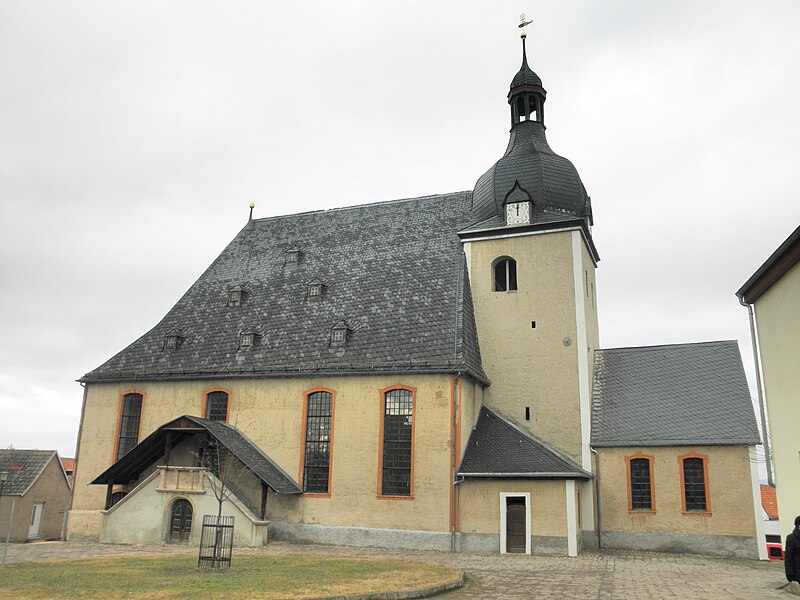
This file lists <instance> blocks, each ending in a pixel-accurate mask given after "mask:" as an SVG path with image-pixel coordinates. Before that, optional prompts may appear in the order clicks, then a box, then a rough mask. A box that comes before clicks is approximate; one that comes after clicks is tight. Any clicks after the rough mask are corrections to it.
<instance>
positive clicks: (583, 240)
mask: <svg viewBox="0 0 800 600" xmlns="http://www.w3.org/2000/svg"><path fill="white" fill-rule="evenodd" d="M508 103H509V107H510V115H509V116H510V121H511V133H510V140H509V144H508V148H507V149H506V151H505V153H504V155H503V156H502V157H501V158H500V159H499V160H498V161H497V162H496V163H495V164H494V165H493V166H492V167H491V168H490V169H489V170H488V171H487V172H486V173H484V174H483V175H482V176H481V177H479V178H478V180H477V183H476V184H475V189H474V190H472V191H467V192H457V193H451V194H443V195H435V196H426V197H422V198H412V199H408V200H398V201H393V202H383V203H377V204H368V205H363V206H354V207H350V208H342V209H334V210H328V211H317V212H310V213H302V214H295V215H287V216H282V217H274V218H267V219H255V220H251V221H250V222H248V223H247V225H246V226H245V227H244V228H243V229H242V230H241V231H240V232H239V234H238V235H237V236H236V237H235V238H234V239H233V241H232V242H231V243H230V244H229V245H228V247H227V248H225V250H224V251H223V252H222V254H221V255H220V256H219V257H218V258H217V259H216V260H215V261H214V263H213V264H212V265H211V266H210V267H209V268H208V269H207V270H206V272H205V273H204V274H203V275H202V276H201V277H200V279H199V280H198V281H197V282H196V283H195V284H194V285H193V286H192V287H191V288H190V289H189V290H188V292H187V293H186V294H185V295H184V296H183V297H182V298H181V299H180V300H179V301H178V303H177V304H176V305H175V306H174V307H173V308H172V309H171V310H170V311H169V313H168V314H167V315H166V316H165V317H164V318H163V319H162V320H161V322H159V323H158V324H157V325H156V326H155V327H154V328H152V329H151V330H150V331H149V332H147V333H145V334H144V335H143V336H142V337H140V338H139V339H138V340H136V341H135V342H133V343H132V344H131V345H130V346H128V347H127V348H125V349H124V350H122V351H121V352H120V353H119V354H117V355H116V356H114V357H112V358H111V359H109V360H108V361H107V362H105V363H104V364H102V365H101V366H99V367H98V368H96V369H94V370H93V371H90V372H89V373H87V374H86V375H84V376H83V377H82V379H81V381H82V382H83V383H84V384H85V386H86V387H85V395H84V405H83V416H82V421H81V422H82V427H81V431H80V434H79V441H78V456H77V471H76V474H75V495H74V501H73V506H72V510H71V513H70V519H69V534H70V536H71V537H90V538H94V539H101V540H105V541H113V542H144V541H147V542H177V543H182V542H189V543H193V542H194V541H195V540H196V539H197V535H198V534H197V528H196V526H195V524H196V523H197V521H198V517H199V515H200V514H203V513H209V512H210V513H214V512H216V509H215V506H214V503H213V501H211V500H210V497H211V496H212V494H211V491H212V489H213V486H217V485H219V482H220V480H225V479H227V480H229V482H230V484H231V485H230V489H231V491H232V492H233V500H232V501H231V502H226V503H225V504H224V505H223V511H224V512H225V513H226V514H231V515H234V516H236V523H237V535H238V536H240V537H239V542H238V543H250V544H255V545H258V544H263V543H264V542H265V541H266V540H267V534H268V535H269V537H270V538H280V539H286V540H297V541H303V542H318V543H337V544H352V545H365V546H387V547H410V548H429V549H440V550H448V549H453V550H459V551H468V552H485V553H495V552H499V553H505V552H518V553H532V552H536V553H555V554H562V555H570V556H574V555H576V554H577V553H578V552H579V551H580V550H581V548H584V547H596V546H597V543H598V534H597V532H598V525H599V526H600V527H601V528H602V529H603V531H606V530H607V531H608V535H604V537H603V540H602V541H603V542H605V543H606V544H613V545H618V546H623V547H625V546H628V547H639V548H642V547H647V548H653V549H665V548H671V549H677V550H681V551H696V552H703V553H709V554H714V553H721V554H726V555H738V556H751V557H754V556H757V555H758V551H757V548H758V543H757V535H758V534H757V525H756V524H757V522H760V514H759V518H757V517H756V512H755V507H756V502H757V501H756V500H755V495H754V494H756V487H757V486H754V485H753V483H752V469H751V464H750V463H749V462H748V461H749V456H750V455H751V453H752V446H753V445H755V444H757V443H758V433H757V430H756V426H755V418H754V415H753V411H752V407H751V404H750V400H749V394H748V393H747V389H746V384H745V383H744V373H743V370H742V366H741V360H740V358H739V355H738V352H737V351H736V349H735V344H733V343H730V342H718V343H709V344H697V345H691V344H689V345H679V346H676V347H674V348H673V347H663V348H661V349H657V350H654V349H653V348H638V349H629V350H625V351H623V350H604V351H599V352H598V346H599V342H598V340H599V331H598V321H597V307H596V290H595V269H596V266H597V263H598V261H599V255H598V252H597V249H596V248H595V245H594V241H593V238H592V223H593V217H592V206H591V200H590V198H589V196H588V194H587V193H586V190H585V189H584V186H583V184H582V182H581V179H580V177H579V175H578V172H577V171H576V169H575V167H574V166H573V165H572V163H571V162H570V161H569V160H567V159H565V158H563V157H561V156H559V155H557V154H556V153H555V152H553V150H552V149H551V148H550V147H549V145H548V143H547V139H546V136H545V127H544V112H543V109H544V104H545V90H544V88H543V87H542V82H541V79H539V77H538V76H537V75H536V74H535V73H534V72H533V71H532V70H531V69H530V67H529V66H528V63H527V59H526V56H525V51H524V42H523V60H522V67H521V68H520V70H519V72H518V73H517V74H516V75H515V76H514V78H513V81H512V83H511V89H510V92H509V94H508ZM654 352H656V353H660V354H656V359H655V360H653V358H652V357H653V356H654V354H653V353H654ZM661 354H663V355H664V356H665V358H664V360H661V359H660V358H659V356H660V355H661ZM617 357H619V358H620V359H622V358H625V360H626V361H627V360H630V361H631V362H625V361H623V362H622V363H620V364H619V365H617V363H616V362H615V361H616V359H617ZM637 361H638V362H641V363H646V364H647V369H642V370H638V367H636V366H635V365H636V364H638V363H637ZM597 365H599V367H600V369H599V370H598V368H597ZM632 365H633V366H632ZM619 378H622V379H623V380H624V381H626V382H631V381H633V382H635V383H636V385H638V388H637V389H639V390H641V391H642V392H643V393H642V394H641V395H638V394H634V393H633V392H628V391H625V393H623V394H621V395H617V394H616V393H615V389H614V385H613V382H616V381H618V380H620V379H619ZM665 378H667V379H668V380H669V381H668V382H667V381H665ZM727 378H732V382H728V381H726V379H727ZM593 382H594V384H595V386H596V391H595V397H594V407H593V405H592V402H593V398H592V385H593ZM626 385H627V384H626ZM598 386H602V389H599V387H598ZM670 386H672V387H670ZM670 389H672V390H675V391H678V392H679V393H680V395H679V396H676V395H675V394H669V390H670ZM618 402H624V407H623V408H622V412H621V413H620V409H619V404H618ZM615 403H616V404H615ZM695 406H699V407H700V410H699V412H698V411H695V410H694V408H693V407H695ZM664 411H667V412H668V413H669V414H668V415H667V416H669V418H670V421H669V423H670V424H671V426H672V427H673V428H674V430H673V431H672V433H674V434H675V436H676V437H675V438H674V439H673V438H669V437H667V434H668V432H667V430H665V429H656V430H654V432H655V434H657V435H660V436H661V437H660V438H655V437H645V438H643V437H642V436H633V437H624V439H622V440H621V443H608V444H607V445H608V447H605V446H604V447H602V448H599V449H598V454H599V456H600V463H601V464H600V470H599V471H598V468H597V466H598V465H597V464H596V463H595V461H594V460H593V456H594V455H593V449H592V439H591V435H592V420H593V419H594V420H595V422H596V423H600V424H602V427H601V428H600V429H597V430H596V431H597V432H598V433H596V434H595V435H596V436H599V437H596V440H597V442H598V445H601V444H602V443H603V442H608V439H607V438H606V437H604V435H605V434H606V433H609V432H611V433H613V431H614V430H613V428H611V429H609V427H610V425H609V424H612V423H619V424H620V425H621V426H623V427H628V428H630V427H636V426H638V425H639V424H642V423H647V422H648V420H655V419H660V418H662V417H663V416H664ZM681 411H683V412H681ZM626 412H630V418H631V421H630V422H626V417H625V414H624V413H626ZM682 415H683V417H685V422H684V421H681V419H682ZM695 418H698V419H700V420H699V421H694V419H695ZM717 422H718V423H719V424H720V425H719V426H717V425H715V423H717ZM709 424H711V425H713V426H710V425H709ZM707 425H709V428H708V431H706V432H705V433H703V434H702V435H701V434H700V433H698V427H701V428H703V427H705V426H707ZM612 441H613V440H612ZM616 441H620V440H616ZM655 446H657V447H655ZM217 452H222V453H223V455H224V456H225V457H227V459H226V461H224V462H225V463H226V465H227V466H225V468H223V467H222V464H221V462H219V461H218V460H217V459H216V458H215V456H216V453H217ZM637 453H638V454H640V455H643V456H642V458H641V461H644V462H641V461H640V459H639V458H638V455H637ZM637 461H639V462H637ZM648 461H649V462H648ZM629 465H632V467H629ZM645 466H649V471H648V473H649V477H651V479H649V480H648V481H649V482H650V487H649V488H646V485H645V483H646V482H645V479H647V478H644V479H643V474H644V473H645V470H644V468H645ZM626 468H632V469H633V474H632V475H633V478H632V484H631V485H632V486H634V487H633V488H632V490H631V493H630V494H629V495H628V496H626V492H625V490H626V489H627V486H628V483H627V480H626V478H625V473H626V470H625V469H626ZM232 474H235V477H233V478H232V479H231V475H232ZM598 479H599V482H600V498H601V502H600V504H599V505H598V502H597V496H596V493H595V492H596V489H597V488H596V483H597V482H598ZM647 489H649V492H648V491H646V490H647ZM655 492H658V496H659V499H658V504H657V508H656V509H655V511H657V513H656V512H655V511H654V510H653V507H652V503H653V502H654V501H655V500H654V498H655V496H654V494H655ZM631 494H632V496H633V501H634V502H635V505H634V506H631V505H630V504H629V496H630V495H631ZM648 494H649V496H648ZM647 498H649V499H650V500H649V502H651V505H650V507H649V508H647V506H648V505H647V502H648V500H647ZM633 513H635V514H633ZM645 513H648V514H645ZM649 513H653V514H649ZM629 532H630V535H627V533H629Z"/></svg>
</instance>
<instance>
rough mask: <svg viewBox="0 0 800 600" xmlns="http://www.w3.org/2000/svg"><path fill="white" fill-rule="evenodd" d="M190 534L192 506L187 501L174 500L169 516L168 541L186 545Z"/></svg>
mask: <svg viewBox="0 0 800 600" xmlns="http://www.w3.org/2000/svg"><path fill="white" fill-rule="evenodd" d="M191 533H192V505H191V504H189V501H188V500H176V501H175V503H174V504H173V505H172V513H171V516H170V529H169V541H170V542H171V543H173V544H188V543H189V535H190V534H191Z"/></svg>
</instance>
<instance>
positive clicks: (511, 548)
mask: <svg viewBox="0 0 800 600" xmlns="http://www.w3.org/2000/svg"><path fill="white" fill-rule="evenodd" d="M526 514H527V510H526V508H525V498H521V497H519V496H512V497H508V498H506V552H514V553H518V554H524V553H525V530H526V522H525V521H526Z"/></svg>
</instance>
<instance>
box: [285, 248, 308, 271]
mask: <svg viewBox="0 0 800 600" xmlns="http://www.w3.org/2000/svg"><path fill="white" fill-rule="evenodd" d="M302 261H303V252H302V250H300V248H297V247H292V248H289V249H288V250H287V251H286V256H285V258H284V263H283V264H284V266H286V267H294V266H296V265H299V264H300V263H301V262H302Z"/></svg>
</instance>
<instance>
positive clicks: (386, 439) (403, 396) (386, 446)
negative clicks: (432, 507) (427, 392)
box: [381, 389, 414, 496]
mask: <svg viewBox="0 0 800 600" xmlns="http://www.w3.org/2000/svg"><path fill="white" fill-rule="evenodd" d="M413 418H414V394H413V392H411V391H410V390H402V389H400V390H390V391H388V392H386V393H385V394H384V402H383V448H382V459H383V460H382V473H381V495H383V496H410V495H411V466H412V460H413V457H412V452H411V447H412V444H411V440H412V434H413Z"/></svg>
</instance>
